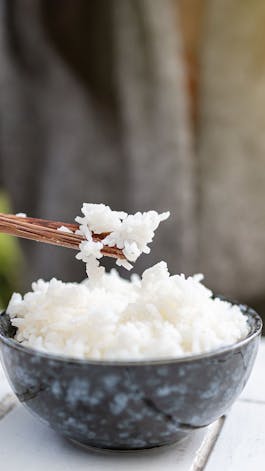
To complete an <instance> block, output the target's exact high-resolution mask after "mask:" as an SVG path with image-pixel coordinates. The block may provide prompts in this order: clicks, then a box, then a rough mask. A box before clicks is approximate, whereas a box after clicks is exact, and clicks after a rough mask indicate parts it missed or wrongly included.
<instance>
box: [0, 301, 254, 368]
mask: <svg viewBox="0 0 265 471" xmlns="http://www.w3.org/2000/svg"><path fill="white" fill-rule="evenodd" d="M213 297H214V298H219V299H221V300H222V301H226V302H229V303H230V304H232V305H237V306H238V307H239V308H240V310H241V312H242V314H243V315H245V316H247V317H248V318H252V319H254V325H253V326H252V327H251V328H250V331H249V333H248V335H247V336H246V337H244V338H242V339H240V340H238V341H237V342H235V343H232V344H228V345H225V346H223V347H219V348H216V349H214V350H209V351H208V352H204V353H198V354H192V353H191V354H188V355H183V356H179V357H165V358H158V359H155V358H154V359H152V358H150V359H145V360H113V359H111V360H108V359H104V360H96V359H92V358H91V359H87V358H75V357H71V356H68V355H59V354H53V353H48V352H45V351H42V350H37V349H34V348H31V347H28V346H25V345H22V344H21V343H19V342H17V341H16V340H15V339H13V338H11V337H6V336H5V335H2V333H1V332H0V344H1V343H4V344H5V345H7V346H8V347H10V348H12V349H14V350H18V351H21V352H23V353H27V354H28V355H35V356H38V357H40V358H43V359H46V360H49V361H57V362H59V363H64V364H65V363H67V364H69V365H76V366H77V365H79V366H80V365H83V366H117V367H121V366H123V367H127V366H155V365H157V366H167V365H171V364H175V363H176V364H179V363H188V362H192V361H197V360H203V359H207V358H212V357H215V356H219V355H221V354H225V353H231V352H233V351H234V350H236V349H238V348H241V347H243V346H245V345H247V344H248V343H249V342H251V341H252V340H254V339H255V338H256V337H258V336H260V335H261V331H262V327H263V322H262V319H261V317H260V315H259V314H258V313H257V312H256V311H255V310H254V309H253V308H251V307H249V306H248V305H247V304H242V303H239V302H238V301H234V300H231V299H229V298H226V297H224V296H222V295H214V296H213ZM4 314H7V312H6V311H5V310H4V311H2V312H1V311H0V321H1V318H2V316H3V315H4Z"/></svg>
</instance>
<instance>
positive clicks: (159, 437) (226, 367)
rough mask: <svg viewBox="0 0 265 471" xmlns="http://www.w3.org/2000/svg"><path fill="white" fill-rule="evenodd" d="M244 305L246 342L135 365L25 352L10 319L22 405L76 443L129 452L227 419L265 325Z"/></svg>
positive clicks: (6, 347) (9, 351) (3, 336)
mask: <svg viewBox="0 0 265 471" xmlns="http://www.w3.org/2000/svg"><path fill="white" fill-rule="evenodd" d="M233 304H236V303H233ZM239 306H240V309H241V311H242V313H243V314H244V315H246V316H247V317H248V323H249V326H250V332H249V334H248V336H247V337H246V338H244V339H243V340H241V341H239V342H237V343H235V344H233V345H231V346H227V347H224V348H220V349H218V350H215V351H211V352H208V353H204V354H201V355H190V356H186V357H181V358H176V359H163V360H151V361H149V360H148V361H128V362H125V361H99V360H98V361H97V360H78V359H72V358H68V357H64V356H55V355H52V354H47V353H43V352H40V351H37V350H33V349H31V348H28V347H25V346H23V345H21V344H19V343H18V342H17V341H16V340H14V338H13V337H14V335H15V332H16V329H15V328H14V327H12V325H11V323H10V319H9V316H8V315H7V314H6V313H5V312H4V313H2V314H1V315H0V346H1V357H2V363H3V366H4V369H5V372H6V374H7V377H8V379H9V382H10V385H11V387H12V389H13V391H14V392H15V394H16V396H17V397H18V399H19V401H20V402H21V403H22V404H23V405H25V406H26V407H27V408H28V409H29V410H30V411H31V412H33V413H34V414H35V415H37V416H38V417H39V418H40V419H42V421H44V422H45V423H46V424H49V425H50V426H51V427H52V428H53V429H54V430H56V431H57V432H59V433H60V434H61V435H63V436H65V437H66V438H68V439H71V440H73V441H74V442H75V443H79V444H82V445H85V446H89V447H95V448H100V449H105V450H123V451H126V450H127V451H128V450H137V449H138V450H139V449H146V448H153V447H158V446H163V445H169V444H171V443H174V442H176V441H179V440H180V439H182V438H183V437H184V436H185V435H187V434H188V433H190V432H191V431H193V430H194V429H197V428H200V427H204V426H206V425H208V424H210V423H211V422H213V421H214V420H216V419H217V418H218V417H220V416H221V415H223V414H224V413H225V412H226V411H227V410H228V409H229V408H230V406H231V405H232V404H233V402H234V401H235V400H236V399H237V397H238V396H239V394H240V393H241V391H242V389H243V388H244V386H245V384H246V382H247V380H248V378H249V375H250V372H251V370H252V367H253V364H254V360H255V357H256V354H257V349H258V344H259V337H260V335H261V329H262V321H261V318H260V317H259V316H258V314H257V313H256V312H255V311H253V310H252V309H250V308H249V307H247V306H245V305H239Z"/></svg>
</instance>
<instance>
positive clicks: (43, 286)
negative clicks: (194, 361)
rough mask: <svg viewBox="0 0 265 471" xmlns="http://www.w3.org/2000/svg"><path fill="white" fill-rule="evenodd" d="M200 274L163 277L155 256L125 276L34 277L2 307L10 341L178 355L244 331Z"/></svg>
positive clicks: (99, 355)
mask: <svg viewBox="0 0 265 471" xmlns="http://www.w3.org/2000/svg"><path fill="white" fill-rule="evenodd" d="M102 229H103V227H102V226H100V228H99V227H98V230H100V231H101V230H102ZM115 230H116V229H115ZM201 279H202V276H201V275H196V276H194V277H188V278H185V276H184V275H174V276H170V275H169V273H168V270H167V265H166V263H165V262H160V263H158V264H157V265H155V266H153V267H152V268H149V269H148V270H146V271H145V272H144V274H143V276H142V279H140V278H139V277H138V276H136V275H133V276H132V279H131V281H126V280H124V279H122V278H120V276H119V275H118V274H117V272H116V271H112V272H111V273H110V274H105V273H103V274H102V276H101V278H100V280H98V281H95V279H93V280H86V281H85V282H83V283H81V284H78V283H63V282H62V281H58V280H56V279H52V280H51V281H50V282H44V281H43V280H39V281H37V282H36V283H33V285H32V292H29V293H27V294H26V295H25V296H24V298H23V297H22V296H21V295H20V294H17V293H16V294H14V295H13V296H12V298H11V300H10V303H9V306H8V309H7V312H8V314H9V315H10V317H11V320H12V324H13V325H14V326H16V327H17V328H18V330H17V334H16V339H17V340H18V341H19V342H21V343H22V344H24V345H28V346H30V347H33V348H36V349H40V350H43V351H46V352H51V353H56V354H62V355H68V356H70V357H76V358H86V359H109V360H113V359H114V360H115V359H116V360H143V359H151V358H169V357H172V358H173V357H179V356H182V355H186V354H196V353H201V352H206V351H209V350H212V349H216V348H218V347H221V346H224V345H228V344H233V343H234V342H236V341H238V340H239V339H241V338H243V337H245V336H246V335H247V334H248V331H249V327H248V324H247V318H246V316H244V315H243V314H242V313H241V311H240V309H239V307H237V306H232V305H231V304H230V303H228V302H225V301H221V300H220V299H212V298H211V296H212V293H211V291H210V290H209V289H207V288H206V287H205V286H203V284H202V283H201Z"/></svg>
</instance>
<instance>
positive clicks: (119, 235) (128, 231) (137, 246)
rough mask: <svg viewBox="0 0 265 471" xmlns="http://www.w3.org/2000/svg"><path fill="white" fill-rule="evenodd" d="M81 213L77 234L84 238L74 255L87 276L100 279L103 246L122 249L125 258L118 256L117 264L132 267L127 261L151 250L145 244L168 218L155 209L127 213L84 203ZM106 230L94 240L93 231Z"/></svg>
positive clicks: (97, 232) (133, 259)
mask: <svg viewBox="0 0 265 471" xmlns="http://www.w3.org/2000/svg"><path fill="white" fill-rule="evenodd" d="M81 211H82V213H83V216H82V217H80V216H78V217H77V218H76V222H78V224H79V230H78V231H77V234H79V235H82V236H83V237H85V239H86V240H85V241H83V242H81V244H80V246H79V248H80V252H79V253H78V254H77V256H76V258H78V259H79V260H83V261H84V262H85V263H86V271H87V275H88V277H91V276H93V277H95V278H97V279H98V278H99V277H100V276H101V275H102V274H103V272H104V270H102V269H101V267H99V261H98V260H99V259H100V258H101V257H102V253H101V250H102V248H103V245H107V246H109V247H113V246H116V247H118V248H119V249H122V251H123V253H124V255H125V257H126V260H121V259H117V262H116V263H117V265H120V266H124V267H125V268H127V269H128V270H130V269H131V268H132V265H131V264H130V263H129V262H135V261H136V260H137V258H138V257H139V256H140V255H141V254H142V253H146V254H148V253H150V248H149V247H148V244H149V243H150V242H152V240H153V237H154V233H155V230H156V229H157V228H158V226H159V224H160V222H161V221H164V220H165V219H167V218H168V217H169V214H170V213H169V211H167V212H165V213H162V214H158V213H157V212H156V211H148V212H145V213H140V212H137V213H136V214H127V213H125V212H123V211H112V210H111V209H110V207H109V206H106V205H105V204H90V203H84V204H83V206H82V209H81ZM106 232H107V233H108V235H107V236H106V237H105V239H103V240H102V242H94V241H93V238H92V233H94V234H102V233H106Z"/></svg>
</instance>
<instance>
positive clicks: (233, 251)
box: [0, 0, 265, 314]
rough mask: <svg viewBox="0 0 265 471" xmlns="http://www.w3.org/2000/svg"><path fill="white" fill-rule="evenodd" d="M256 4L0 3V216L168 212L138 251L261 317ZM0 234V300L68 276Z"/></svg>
mask: <svg viewBox="0 0 265 471" xmlns="http://www.w3.org/2000/svg"><path fill="white" fill-rule="evenodd" d="M264 24H265V2H264V1H263V0H251V1H250V0H97V1H93V0H56V1H53V0H1V2H0V122H1V125H0V189H1V195H0V211H5V212H6V211H12V212H26V213H27V214H28V215H30V216H36V217H42V218H48V219H57V220H62V221H66V222H67V221H72V220H73V218H74V217H75V216H76V215H77V214H79V213H80V207H81V204H82V202H83V201H86V202H95V203H100V202H103V203H106V204H109V205H110V206H111V207H112V208H113V209H119V210H126V211H128V212H135V211H137V210H149V209H156V210H158V211H163V210H167V209H170V210H171V213H172V217H171V219H170V220H169V221H168V222H167V223H165V224H163V225H162V226H161V229H159V235H157V238H156V241H155V242H154V244H153V250H152V252H151V255H150V256H148V257H143V258H142V260H141V261H140V262H139V263H138V265H137V266H136V270H137V271H138V272H141V271H142V270H143V268H144V267H146V266H147V265H151V264H152V263H155V262H156V261H159V260H161V259H164V260H166V261H167V262H168V264H169V268H170V271H171V272H175V273H176V272H178V273H179V272H184V273H187V274H190V273H194V272H202V273H204V274H205V283H206V284H207V285H208V286H209V287H211V288H212V289H214V290H215V291H216V292H217V293H222V294H225V295H227V296H230V297H233V298H235V299H239V300H240V301H242V302H247V303H249V304H250V305H252V306H253V307H255V308H256V309H258V310H259V311H260V312H261V314H262V313H265V255H264V253H265V216H264V203H265V54H264V47H265V28H264ZM84 274H85V271H84V267H83V266H82V264H81V263H80V262H78V261H76V260H75V259H74V254H73V252H72V251H70V250H68V249H62V248H54V247H48V246H45V245H44V244H43V245H42V244H37V243H34V242H30V241H22V242H21V241H17V240H15V239H11V238H8V237H6V236H3V235H1V236H0V283H1V284H0V286H1V288H0V303H1V304H2V305H3V306H4V305H5V304H6V302H7V300H8V297H9V295H10V293H11V292H12V291H13V290H14V289H22V290H24V289H25V290H28V289H29V288H30V283H31V282H32V281H33V280H34V279H36V278H38V277H43V278H45V279H49V278H51V277H52V276H56V277H58V278H61V279H64V280H80V279H82V278H84Z"/></svg>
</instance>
